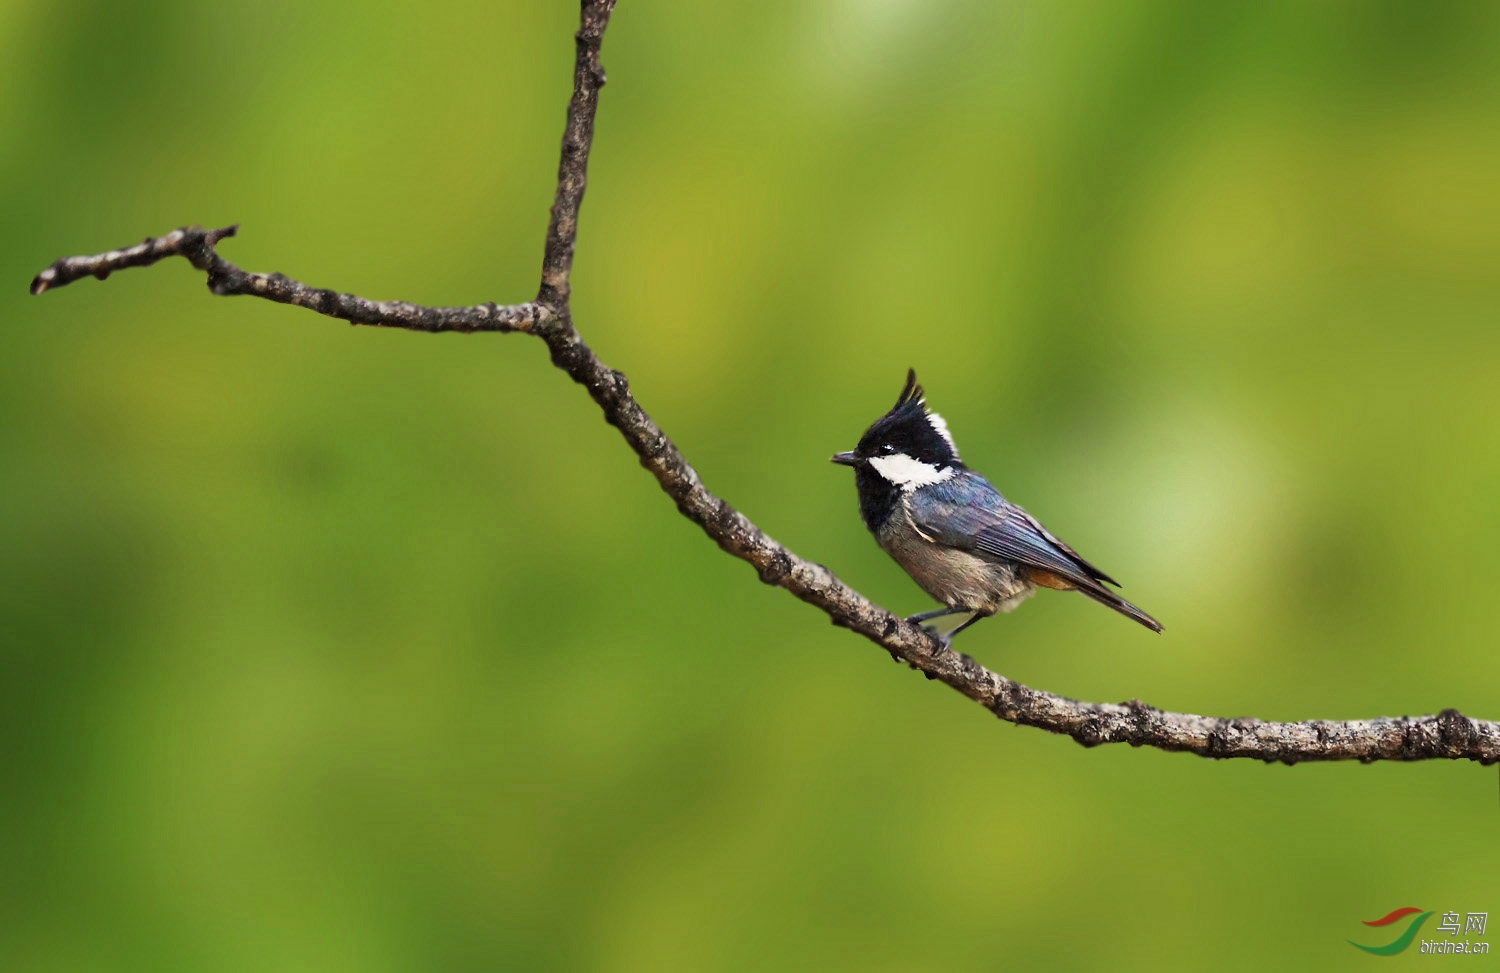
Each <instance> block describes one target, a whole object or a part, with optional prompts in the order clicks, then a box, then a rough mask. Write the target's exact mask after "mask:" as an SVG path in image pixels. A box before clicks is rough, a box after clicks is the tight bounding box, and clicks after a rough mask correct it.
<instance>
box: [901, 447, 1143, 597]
mask: <svg viewBox="0 0 1500 973" xmlns="http://www.w3.org/2000/svg"><path fill="white" fill-rule="evenodd" d="M922 493H923V494H924V495H923V496H921V497H920V498H913V501H912V502H911V503H909V504H908V509H909V510H910V511H911V515H912V524H913V525H914V526H915V527H916V528H917V529H918V530H919V531H921V532H922V533H923V534H925V535H926V536H928V537H931V538H932V539H933V540H935V541H937V542H938V543H939V544H943V545H945V546H947V547H957V548H959V549H961V550H966V551H972V552H973V553H975V554H981V555H988V556H990V557H994V558H998V559H1000V560H1005V561H1017V562H1019V563H1021V564H1025V565H1030V566H1032V567H1036V568H1041V569H1042V570H1044V571H1050V572H1052V573H1054V574H1057V575H1060V576H1062V577H1063V578H1066V579H1067V580H1069V581H1072V582H1074V583H1076V584H1079V585H1082V586H1085V587H1097V585H1098V582H1100V581H1107V582H1109V583H1110V584H1113V585H1116V586H1118V584H1119V583H1118V582H1117V581H1115V580H1114V579H1113V578H1111V577H1110V576H1109V575H1107V574H1105V573H1104V572H1103V571H1100V570H1099V569H1098V568H1096V567H1094V565H1092V564H1090V563H1089V562H1088V561H1085V560H1084V559H1083V558H1082V557H1080V556H1079V555H1078V552H1076V551H1074V550H1073V549H1072V548H1071V547H1069V546H1068V545H1067V544H1064V543H1063V542H1062V541H1060V540H1058V539H1057V538H1056V537H1054V536H1052V534H1051V532H1050V531H1048V530H1047V528H1045V527H1043V526H1042V525H1041V524H1040V523H1038V522H1037V519H1036V518H1035V517H1033V516H1031V514H1029V513H1027V512H1026V511H1025V510H1022V509H1021V508H1020V507H1018V506H1016V505H1015V504H1013V503H1010V502H1009V501H1007V500H1006V499H1005V498H1004V497H1002V496H1001V495H1000V494H999V492H998V491H996V490H995V488H994V487H992V486H990V485H989V483H988V482H986V481H985V480H984V479H983V478H982V477H979V476H978V475H977V474H972V473H971V474H969V475H968V476H966V477H964V478H962V479H961V480H957V481H954V480H950V481H947V482H944V483H939V484H935V485H933V486H931V487H928V488H927V489H925V490H924V491H922Z"/></svg>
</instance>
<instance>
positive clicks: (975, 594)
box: [876, 514, 1036, 615]
mask: <svg viewBox="0 0 1500 973" xmlns="http://www.w3.org/2000/svg"><path fill="white" fill-rule="evenodd" d="M892 520H893V521H894V522H893V523H891V524H888V525H887V526H886V527H884V528H883V529H882V530H881V531H880V534H879V535H878V536H877V537H876V540H877V541H879V543H880V546H881V547H882V548H884V550H885V552H886V553H887V554H889V555H890V556H891V557H892V558H894V559H895V560H896V563H897V564H899V565H901V567H902V568H904V569H905V570H906V573H907V574H909V575H911V577H912V580H913V581H915V582H916V583H917V584H919V585H921V586H922V590H923V591H925V592H927V593H928V594H929V595H931V596H932V597H934V598H936V599H937V600H938V601H940V602H942V603H943V604H944V605H947V606H948V607H950V608H960V607H961V608H967V609H969V610H971V611H977V612H979V613H980V614H983V615H993V614H995V613H996V612H1008V611H1010V610H1011V609H1012V608H1014V607H1016V606H1017V605H1019V604H1020V603H1021V602H1023V601H1025V600H1026V599H1027V598H1029V597H1031V595H1032V594H1034V593H1035V592H1036V588H1035V587H1034V586H1033V585H1032V584H1031V582H1029V581H1026V580H1025V579H1024V578H1020V577H1018V576H1017V575H1016V571H1015V568H1014V567H1013V566H1012V565H1009V564H997V563H995V562H994V561H987V560H985V559H983V558H980V557H975V556H974V555H973V554H970V553H968V552H967V551H959V550H955V549H953V548H951V547H943V546H941V545H939V544H934V543H933V542H932V541H929V540H926V539H925V538H923V537H922V535H921V534H919V533H917V530H916V528H914V527H913V526H912V525H911V523H910V522H909V521H907V520H906V518H904V517H901V516H900V515H899V514H898V515H897V516H896V517H893V518H892Z"/></svg>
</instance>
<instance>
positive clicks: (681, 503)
mask: <svg viewBox="0 0 1500 973" xmlns="http://www.w3.org/2000/svg"><path fill="white" fill-rule="evenodd" d="M614 6H615V0H583V3H582V17H581V25H580V28H579V30H578V34H577V56H576V61H575V65H574V71H573V97H572V99H571V101H570V102H569V104H568V116H567V125H566V127H565V129H564V132H563V144H562V158H561V161H560V162H559V164H558V178H557V195H556V198H555V200H554V202H553V205H552V218H551V221H550V223H549V225H548V227H547V241H546V247H545V251H544V256H543V260H542V279H541V286H540V288H539V290H538V293H537V297H536V299H535V300H534V301H529V302H526V303H522V304H512V305H503V306H502V305H495V304H480V305H475V306H473V307H422V306H420V305H416V304H408V303H405V302H401V301H379V302H377V301H370V300H367V299H365V298H362V297H356V296H354V295H352V294H340V293H335V292H333V291H329V290H322V289H319V288H313V287H309V286H307V285H306V284H301V283H298V282H297V281H294V280H291V279H290V278H287V277H283V276H282V275H280V274H269V275H267V274H254V273H248V272H246V271H243V270H240V269H239V268H238V267H236V266H234V265H233V264H231V263H229V262H228V261H227V260H225V259H224V258H222V257H220V256H219V255H218V253H217V252H216V249H215V247H216V246H217V244H218V243H219V242H220V241H221V240H223V239H225V238H227V237H230V236H233V235H234V233H235V227H233V226H231V227H226V228H224V229H220V230H204V229H202V228H201V227H196V226H195V227H185V228H183V229H180V230H175V231H173V232H171V233H168V234H167V235H165V236H162V237H156V238H154V239H147V240H145V241H144V242H142V243H139V244H137V245H136V246H133V247H129V248H126V249H123V250H112V251H110V252H109V253H103V254H99V255H97V256H88V257H66V258H63V259H60V260H58V261H56V262H55V263H53V264H52V266H50V267H48V268H47V269H46V270H44V271H42V272H41V273H40V274H38V275H37V277H36V279H35V280H34V281H32V284H31V292H32V293H33V294H41V293H42V292H44V291H47V290H50V289H53V288H57V287H62V286H64V285H66V284H69V283H72V282H73V281H75V280H78V279H80V278H82V277H86V276H94V277H98V278H100V279H101V280H102V279H104V278H105V277H107V276H108V275H109V274H110V273H111V272H113V271H116V270H122V269H125V268H128V267H144V266H148V265H150V264H153V263H155V262H156V261H158V260H161V259H163V258H165V257H172V256H180V257H184V258H186V259H187V260H188V261H189V262H190V263H192V265H193V266H194V267H196V268H198V269H199V270H201V271H204V272H205V273H206V274H207V276H208V286H209V289H210V290H211V291H213V293H215V294H220V295H233V294H243V295H248V296H252V297H263V298H266V299H268V300H272V301H277V302H279V303H282V304H295V305H297V306H298V307H305V308H308V309H310V310H313V311H317V312H318V313H319V314H325V315H328V316H329V317H335V318H339V319H341V320H345V321H349V322H351V323H353V324H369V325H377V326H382V327H393V328H407V329H410V330H414V331H524V332H527V333H530V334H534V335H536V336H538V337H540V338H541V339H542V340H543V341H545V342H546V343H547V346H548V348H549V349H550V350H551V354H552V361H553V363H554V364H555V365H557V367H558V368H561V369H562V370H563V371H565V372H567V374H568V375H569V376H570V377H572V379H573V380H574V381H575V382H578V383H579V384H580V385H582V386H584V387H585V388H586V389H588V392H589V395H590V396H591V397H592V398H593V399H594V401H595V402H596V403H598V405H599V408H600V409H601V410H602V411H603V413H604V418H605V420H606V421H607V422H609V423H610V424H611V425H613V426H614V427H615V428H617V429H618V430H619V431H620V434H621V435H622V436H624V437H625V441H626V442H627V443H628V444H629V445H630V448H631V449H633V450H634V451H635V453H636V455H637V456H639V457H640V462H641V465H642V466H644V467H645V468H646V469H647V470H650V471H651V473H652V475H653V476H655V477H656V480H657V482H658V483H659V484H661V488H662V490H663V491H665V492H666V493H667V495H668V496H670V497H671V498H672V499H673V500H674V501H676V503H677V509H678V510H680V511H681V512H682V514H683V516H685V517H687V518H688V519H689V520H691V521H693V523H695V524H697V525H698V526H699V527H701V528H702V529H703V532H704V533H706V534H707V535H708V536H709V537H710V538H712V539H713V540H714V541H715V542H716V543H717V544H718V545H719V547H721V548H723V549H724V550H725V551H726V552H728V553H730V554H732V555H734V556H735V557H737V558H740V559H741V560H744V561H746V562H748V563H749V564H750V565H751V566H753V567H754V568H755V570H756V572H757V573H758V574H759V575H760V579H761V580H762V581H764V582H765V583H766V584H771V585H778V586H780V587H782V588H785V589H786V590H787V591H789V592H791V593H792V594H794V595H796V596H797V597H798V598H800V599H802V600H803V601H805V602H807V603H808V604H810V605H814V606H816V607H817V608H819V609H821V610H822V611H824V612H826V613H827V614H828V616H829V618H830V619H831V620H832V621H833V623H834V624H835V625H838V626H841V627H843V628H847V629H850V630H852V631H855V632H858V633H859V634H861V635H863V636H864V637H865V638H867V639H869V640H870V641H872V642H874V643H876V644H877V645H879V646H880V647H881V648H883V649H885V650H886V651H887V652H889V653H890V654H891V657H892V658H894V659H895V660H896V661H898V662H905V663H907V664H908V665H909V666H911V667H912V668H913V669H918V670H920V671H921V672H923V673H924V674H925V675H926V676H927V678H929V679H936V680H939V681H941V682H943V683H944V684H946V685H948V686H951V687H952V688H954V689H956V690H958V691H959V692H961V693H963V694H964V695H965V696H967V697H969V698H970V699H972V700H974V701H975V702H977V703H979V704H980V705H981V706H984V707H985V708H986V709H988V710H990V711H991V712H992V713H994V714H995V715H996V716H998V717H1000V718H1001V719H1002V720H1008V721H1010V722H1012V723H1017V724H1023V725H1026V726H1035V727H1040V728H1042V729H1044V730H1048V731H1050V732H1053V733H1060V734H1064V735H1067V736H1070V737H1072V738H1073V739H1074V740H1076V741H1078V742H1079V743H1081V744H1083V745H1084V746H1096V745H1098V744H1101V743H1129V744H1131V745H1132V746H1137V747H1139V746H1149V747H1156V748H1158V749H1161V750H1173V751H1186V752H1188V753H1196V754H1199V755H1200V756H1204V757H1252V758H1256V759H1259V760H1265V761H1280V762H1283V763H1288V764H1291V763H1297V762H1300V761H1310V760H1362V761H1365V762H1370V761H1375V760H1428V759H1435V758H1444V759H1459V758H1465V759H1469V760H1476V761H1479V762H1480V763H1483V764H1492V763H1496V762H1500V723H1495V722H1491V721H1486V720H1474V719H1470V718H1468V717H1466V716H1463V715H1462V714H1460V713H1458V712H1457V711H1455V710H1444V711H1443V712H1442V713H1440V714H1439V715H1437V716H1423V717H1414V718H1413V717H1400V718H1396V719H1389V718H1381V719H1375V720H1360V721H1328V720H1310V721H1307V722H1303V723H1265V722H1261V721H1259V720H1254V719H1216V718H1212V717H1205V716H1194V715H1191V714H1185V713H1168V712H1163V711H1161V710H1157V709H1153V708H1152V707H1150V706H1147V705H1145V704H1144V703H1141V702H1139V701H1136V700H1132V701H1130V702H1127V703H1118V704H1116V703H1083V702H1078V701H1075V700H1071V699H1066V698H1064V697H1062V696H1056V695H1053V694H1051V693H1046V692H1041V691H1039V690H1035V689H1030V688H1027V687H1026V686H1023V685H1021V684H1020V683H1017V682H1014V681H1013V680H1010V679H1007V678H1005V677H1004V676H1002V675H999V674H998V673H994V672H991V671H990V670H988V669H986V668H985V667H983V666H981V665H979V664H978V663H977V662H975V661H974V660H973V659H971V658H969V657H968V656H966V655H961V654H959V653H956V652H953V651H952V650H950V649H948V648H947V647H945V646H944V645H943V644H942V643H941V642H940V641H938V639H936V638H935V637H933V636H932V635H930V634H929V633H927V632H926V631H924V630H923V629H921V628H919V627H917V626H916V625H913V624H911V623H909V622H907V621H905V620H904V619H902V618H900V617H898V616H896V615H894V614H892V613H891V612H889V611H886V610H885V609H884V608H881V607H880V606H879V605H876V604H874V603H873V602H871V601H870V600H869V599H867V598H865V597H864V596H863V595H861V594H860V593H859V592H857V591H855V590H854V589H852V588H850V587H849V586H848V585H846V584H844V583H843V582H842V581H840V580H839V579H838V578H837V577H835V576H834V575H833V573H832V572H830V571H829V570H828V569H827V568H825V567H823V566H822V565H820V564H815V563H813V562H811V561H807V560H804V559H803V558H801V557H798V556H797V555H796V554H794V553H792V552H791V551H790V550H788V549H787V548H785V547H783V546H782V545H781V544H778V543H777V542H776V541H775V540H772V539H771V538H770V537H768V536H767V535H766V534H765V533H764V532H762V531H761V530H760V529H759V528H757V527H756V526H755V525H754V524H753V523H751V522H750V520H749V519H748V518H746V517H745V516H744V515H743V514H741V513H740V512H739V511H737V510H735V509H734V508H733V507H731V506H730V505H729V504H728V503H726V502H725V501H724V500H722V499H720V498H719V497H717V496H715V495H714V494H712V493H710V492H709V491H708V490H707V489H706V488H705V487H704V486H703V482H702V480H700V479H699V477H698V473H697V471H695V470H694V469H693V467H692V466H691V465H689V463H688V461H687V460H686V459H685V458H684V457H683V455H682V454H681V453H680V452H679V451H678V449H677V447H676V446H674V445H673V444H672V441H671V440H670V439H668V438H667V435H666V433H664V432H662V431H661V429H660V428H659V427H657V425H656V423H654V422H652V421H651V417H650V416H648V415H647V414H646V412H645V410H643V409H642V408H641V406H640V404H639V403H638V402H637V401H636V400H635V397H634V396H632V395H631V393H630V386H629V383H628V382H627V381H626V378H625V376H624V375H622V374H620V373H619V372H617V371H614V370H613V369H611V368H609V367H607V366H606V365H605V364H604V363H603V362H601V361H600V360H599V358H598V357H597V356H596V355H595V354H594V353H593V351H591V350H590V349H589V347H588V345H587V344H585V343H584V341H583V339H582V338H581V337H580V336H579V334H578V331H577V329H576V328H575V327H574V326H573V320H572V312H571V309H570V307H569V274H570V272H571V269H572V263H573V247H574V241H575V240H576V238H577V232H578V210H579V206H580V205H581V204H582V201H583V193H584V188H585V185H586V182H587V180H586V176H587V168H588V157H589V151H590V148H591V146H592V144H593V137H594V112H595V109H596V108H597V106H598V103H599V89H600V88H601V87H602V86H603V84H604V70H603V68H602V67H601V65H600V62H599V48H600V44H601V42H602V40H603V37H604V30H605V28H606V27H607V26H608V24H609V18H610V14H611V13H612V12H613V10H614Z"/></svg>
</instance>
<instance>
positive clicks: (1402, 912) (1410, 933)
mask: <svg viewBox="0 0 1500 973" xmlns="http://www.w3.org/2000/svg"><path fill="white" fill-rule="evenodd" d="M1413 912H1422V910H1421V909H1418V908H1415V907H1413V906H1406V907H1405V908H1403V909H1397V910H1396V911H1394V912H1392V913H1390V914H1389V915H1386V916H1382V917H1381V918H1379V919H1370V920H1366V922H1365V925H1367V926H1389V925H1390V924H1391V923H1393V922H1396V921H1397V920H1399V919H1404V918H1406V917H1407V916H1409V915H1411V914H1412V913H1413ZM1430 915H1432V911H1431V910H1429V911H1427V912H1422V914H1421V915H1419V916H1417V917H1416V918H1415V919H1413V920H1412V921H1411V924H1410V925H1408V926H1407V927H1406V931H1405V932H1403V933H1402V934H1401V935H1399V936H1397V937H1396V938H1395V939H1393V940H1391V941H1390V942H1388V943H1386V944H1385V945H1384V946H1366V945H1365V944H1364V943H1356V942H1355V941H1354V940H1352V939H1351V940H1349V941H1348V942H1349V945H1350V946H1353V947H1355V948H1356V949H1362V950H1364V951H1365V952H1367V953H1374V954H1375V955H1376V956H1395V955H1396V954H1397V953H1399V952H1401V951H1402V950H1403V949H1405V948H1406V947H1408V946H1410V945H1411V941H1412V940H1413V939H1416V938H1417V930H1419V929H1421V928H1422V923H1424V922H1426V921H1427V917H1428V916H1430Z"/></svg>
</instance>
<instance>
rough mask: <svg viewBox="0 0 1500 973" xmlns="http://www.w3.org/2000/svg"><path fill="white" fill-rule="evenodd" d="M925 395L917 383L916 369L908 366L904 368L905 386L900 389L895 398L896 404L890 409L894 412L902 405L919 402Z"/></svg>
mask: <svg viewBox="0 0 1500 973" xmlns="http://www.w3.org/2000/svg"><path fill="white" fill-rule="evenodd" d="M926 395H927V393H926V392H923V391H922V386H920V385H918V384H917V370H916V369H915V368H908V369H907V370H906V387H905V388H903V389H902V390H901V395H900V397H899V398H897V399H896V404H895V405H894V406H892V407H891V411H892V412H894V411H896V410H897V409H899V408H901V407H902V406H903V405H910V404H911V403H913V402H921V401H922V399H923V398H925V397H926Z"/></svg>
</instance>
